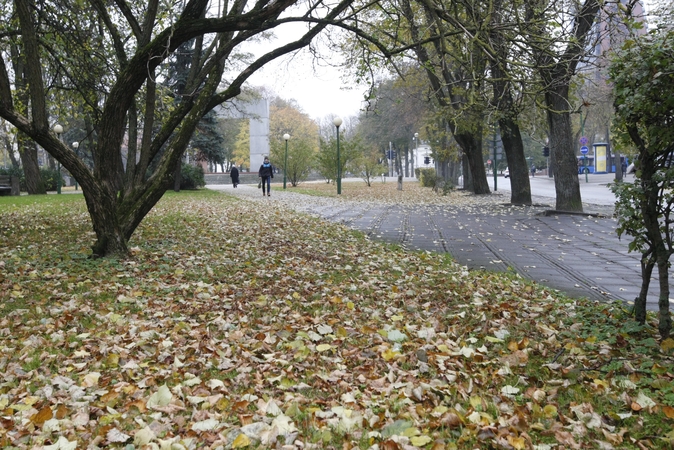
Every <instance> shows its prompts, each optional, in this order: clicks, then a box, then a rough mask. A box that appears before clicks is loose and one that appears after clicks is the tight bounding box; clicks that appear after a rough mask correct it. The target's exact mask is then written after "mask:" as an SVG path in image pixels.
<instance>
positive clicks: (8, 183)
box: [0, 175, 19, 195]
mask: <svg viewBox="0 0 674 450" xmlns="http://www.w3.org/2000/svg"><path fill="white" fill-rule="evenodd" d="M0 195H19V179H18V178H17V177H15V176H12V175H0Z"/></svg>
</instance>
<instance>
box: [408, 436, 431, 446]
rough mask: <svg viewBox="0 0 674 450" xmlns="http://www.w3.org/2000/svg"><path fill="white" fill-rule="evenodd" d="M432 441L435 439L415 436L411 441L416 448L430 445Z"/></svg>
mask: <svg viewBox="0 0 674 450" xmlns="http://www.w3.org/2000/svg"><path fill="white" fill-rule="evenodd" d="M432 440H433V439H431V438H430V437H428V436H414V437H413V438H411V439H410V442H411V443H412V445H414V446H415V447H423V446H424V445H426V444H428V443H429V442H431V441H432Z"/></svg>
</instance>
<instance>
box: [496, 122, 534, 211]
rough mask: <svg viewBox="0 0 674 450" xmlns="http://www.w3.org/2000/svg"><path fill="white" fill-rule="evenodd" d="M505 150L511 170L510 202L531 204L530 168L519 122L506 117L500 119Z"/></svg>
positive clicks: (499, 123)
mask: <svg viewBox="0 0 674 450" xmlns="http://www.w3.org/2000/svg"><path fill="white" fill-rule="evenodd" d="M498 126H499V128H500V130H501V140H502V141H503V150H504V151H505V154H506V160H507V161H508V169H509V170H510V203H512V204H514V205H531V184H530V183H529V168H528V167H527V158H526V157H525V156H524V145H523V144H522V135H521V134H520V127H519V125H517V123H516V122H515V121H514V120H512V119H510V118H508V117H504V118H502V119H499V121H498Z"/></svg>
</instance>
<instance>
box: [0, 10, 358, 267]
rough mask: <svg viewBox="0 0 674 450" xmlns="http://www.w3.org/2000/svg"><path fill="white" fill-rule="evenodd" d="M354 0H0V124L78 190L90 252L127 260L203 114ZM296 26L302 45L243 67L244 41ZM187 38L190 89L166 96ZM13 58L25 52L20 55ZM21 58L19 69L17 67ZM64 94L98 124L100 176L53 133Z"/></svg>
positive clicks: (273, 51) (284, 46)
mask: <svg viewBox="0 0 674 450" xmlns="http://www.w3.org/2000/svg"><path fill="white" fill-rule="evenodd" d="M350 3H351V0H343V1H339V2H337V3H334V4H331V5H329V6H328V5H324V6H325V7H322V8H314V7H313V5H311V4H303V3H302V4H300V3H298V2H296V1H295V0H280V1H268V0H262V1H258V2H255V3H252V2H249V1H247V0H239V1H235V2H232V3H228V4H226V7H225V8H222V9H219V10H217V11H215V10H213V9H209V4H210V2H208V1H207V0H189V1H186V2H184V3H182V4H180V5H177V4H171V3H162V2H160V1H158V0H150V1H148V2H137V1H136V0H131V1H129V2H126V1H124V0H120V1H116V2H112V3H106V2H101V1H100V0H85V1H70V0H65V1H62V2H59V3H58V4H56V3H53V2H37V1H29V0H25V1H24V0H21V1H19V0H16V1H10V0H2V1H0V5H2V7H1V8H0V11H1V12H0V15H1V17H2V19H3V20H1V21H0V23H1V24H2V25H0V27H1V28H0V54H1V57H0V117H3V118H4V119H6V120H7V121H8V122H10V123H11V124H12V125H13V126H15V127H16V128H17V129H18V130H19V133H20V136H25V139H26V140H27V141H28V142H30V143H31V145H35V144H38V145H40V146H41V147H43V148H44V149H45V150H46V151H47V152H48V153H49V154H50V155H52V156H53V157H54V158H55V159H57V160H58V161H59V162H60V163H61V164H62V165H63V167H65V169H67V170H68V171H69V172H70V173H71V174H72V175H73V176H74V177H75V179H76V180H77V181H78V182H79V184H80V186H82V191H83V194H84V198H85V201H86V205H87V209H88V211H89V215H90V217H91V221H92V224H93V229H94V232H95V233H96V242H95V244H94V245H93V247H92V249H93V254H94V255H98V256H107V255H120V256H126V255H127V253H128V247H127V242H128V240H129V239H130V238H131V236H132V235H133V233H134V231H135V230H136V228H137V227H138V225H139V224H140V223H141V222H142V220H143V218H144V217H145V215H146V214H147V213H148V212H149V211H150V210H151V209H152V208H153V207H154V205H155V204H156V203H157V202H158V201H159V199H160V198H161V197H162V196H163V194H164V192H165V191H166V189H167V188H169V186H170V184H169V183H170V180H171V178H172V175H173V173H174V172H175V170H176V168H177V167H178V166H179V164H180V161H181V159H182V156H183V154H184V152H185V149H186V148H187V146H188V143H189V141H190V139H191V137H192V134H193V132H194V130H195V128H196V127H197V125H198V123H199V121H200V120H201V118H202V117H203V116H204V115H205V114H206V113H208V112H209V111H210V110H212V109H213V108H214V107H215V106H217V105H219V104H221V103H223V102H226V101H227V100H230V99H232V98H234V97H236V96H237V95H239V94H240V93H241V91H242V88H243V85H244V83H245V82H246V80H248V78H249V77H250V76H251V75H252V74H253V73H255V72H256V71H257V70H258V69H260V68H261V67H263V66H264V65H265V64H266V63H268V62H269V61H272V60H274V59H275V58H278V57H279V56H282V55H285V54H289V53H291V52H294V51H296V50H298V49H301V48H303V47H306V46H307V45H309V44H310V43H311V41H312V39H313V38H314V37H315V36H316V35H317V34H318V33H320V32H321V31H322V30H324V29H325V28H326V27H328V26H329V24H330V23H335V22H338V19H339V16H340V14H341V13H343V12H344V11H345V10H346V8H347V7H348V6H349V5H350ZM293 22H303V23H304V24H305V25H306V28H305V32H304V34H303V35H302V36H301V37H299V38H298V39H296V40H293V41H288V42H282V43H281V44H279V45H276V46H270V48H269V51H268V52H267V53H265V54H263V55H262V56H259V57H257V58H251V59H249V60H245V61H244V60H241V58H242V55H245V54H246V53H245V52H243V51H239V48H240V46H241V45H242V44H244V43H245V42H247V41H249V40H251V39H255V38H258V37H261V36H264V33H266V32H268V31H269V30H272V29H274V28H275V27H277V26H280V25H282V24H287V23H293ZM188 42H193V46H192V47H191V48H192V52H191V57H190V58H189V61H188V62H187V64H188V67H189V70H188V71H186V72H187V77H186V78H185V80H184V87H183V89H181V90H177V91H176V90H169V91H167V90H166V87H165V86H162V84H161V80H163V79H166V78H167V76H168V67H169V62H170V61H171V60H172V59H174V58H175V57H176V52H177V51H178V49H179V48H181V46H183V45H184V44H186V43H188ZM12 51H16V52H18V53H19V54H18V56H17V57H16V58H14V59H12V57H11V53H12ZM65 55H67V57H64V56H65ZM13 61H21V63H22V64H23V68H22V70H20V71H17V70H13V69H12V62H13ZM56 91H63V92H65V91H67V92H69V93H70V95H72V96H73V97H77V99H78V104H80V105H82V107H83V108H84V109H85V113H86V115H87V116H88V117H89V118H90V120H91V121H92V128H93V130H94V131H95V134H96V142H95V145H94V148H93V157H94V158H93V159H94V167H93V170H92V169H90V168H89V167H88V166H87V164H85V163H84V162H83V161H82V160H81V159H80V158H79V157H78V155H77V154H76V153H75V151H74V150H73V149H72V148H70V146H69V145H67V144H66V143H64V142H62V141H61V140H59V136H57V135H56V134H55V133H54V132H53V131H52V127H53V125H54V124H55V123H56V122H61V123H62V124H63V125H65V126H66V128H67V125H68V124H67V123H65V122H66V116H63V115H60V114H56V115H55V114H53V113H54V112H57V113H58V112H59V110H58V108H56V104H55V102H52V101H51V100H52V99H53V98H54V96H52V95H50V94H51V93H53V92H56ZM160 105H161V106H163V107H162V108H159V106H160ZM125 139H126V140H127V142H128V147H127V148H126V149H124V148H123V147H124V145H123V144H124V141H125ZM23 142H24V143H25V142H26V141H23ZM26 147H27V145H24V146H22V147H21V148H26ZM124 162H126V163H124ZM150 167H153V168H154V170H152V171H148V169H149V168H150ZM24 168H25V166H24Z"/></svg>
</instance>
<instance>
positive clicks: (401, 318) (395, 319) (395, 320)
mask: <svg viewBox="0 0 674 450" xmlns="http://www.w3.org/2000/svg"><path fill="white" fill-rule="evenodd" d="M391 320H392V321H393V322H400V321H401V320H403V316H398V315H394V316H391Z"/></svg>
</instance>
